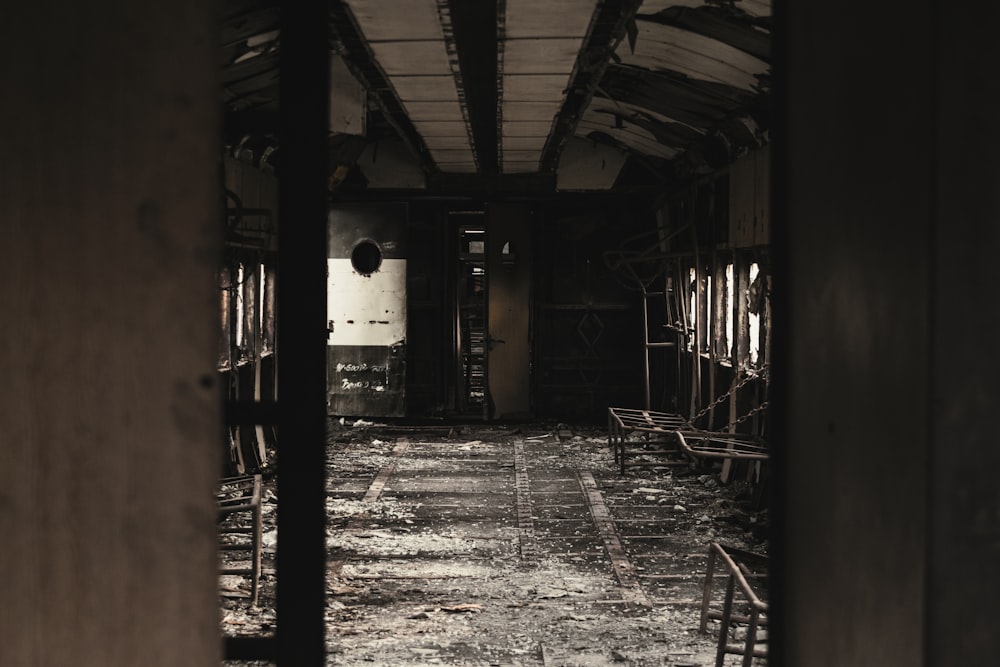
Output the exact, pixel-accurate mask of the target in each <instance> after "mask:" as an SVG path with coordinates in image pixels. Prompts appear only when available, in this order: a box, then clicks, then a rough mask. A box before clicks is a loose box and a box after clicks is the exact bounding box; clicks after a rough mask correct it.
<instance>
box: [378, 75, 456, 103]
mask: <svg viewBox="0 0 1000 667" xmlns="http://www.w3.org/2000/svg"><path fill="white" fill-rule="evenodd" d="M392 87H393V88H395V89H396V94H397V95H399V98H400V99H401V100H407V101H411V100H412V101H416V102H433V101H438V100H457V99H458V96H457V94H456V93H455V77H454V76H452V74H451V73H448V74H446V75H432V76H394V77H392Z"/></svg>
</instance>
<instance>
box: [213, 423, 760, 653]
mask: <svg viewBox="0 0 1000 667" xmlns="http://www.w3.org/2000/svg"><path fill="white" fill-rule="evenodd" d="M335 426H336V427H338V428H337V429H336V430H335V431H333V432H331V433H330V438H329V440H330V444H329V450H328V478H327V485H328V495H327V510H328V524H327V546H328V553H329V561H328V563H329V576H328V584H327V585H328V589H327V644H328V659H327V660H328V664H329V665H469V666H479V665H484V666H486V665H542V666H545V667H550V666H556V665H559V666H564V667H568V666H571V665H581V666H597V665H637V666H639V665H666V666H671V667H685V666H693V665H714V664H715V650H716V641H717V639H716V634H715V633H717V628H718V626H717V625H715V624H713V627H712V628H711V630H710V634H707V635H703V634H700V633H699V632H698V628H699V621H700V604H701V597H702V587H703V583H704V579H705V569H706V563H707V549H708V545H709V544H710V543H711V542H713V541H717V542H723V543H725V544H729V545H732V546H736V547H740V548H744V549H752V550H754V551H758V552H761V551H766V545H765V544H763V543H761V542H759V541H757V540H755V539H754V534H758V535H759V534H760V532H759V530H757V531H755V530H754V527H755V526H759V525H760V524H761V522H763V520H764V513H757V512H754V511H753V509H752V508H751V506H750V503H749V498H748V489H747V488H746V485H742V484H740V483H733V484H727V485H720V484H719V483H718V478H717V475H715V474H714V472H715V471H713V470H706V469H697V470H695V469H690V468H688V467H687V466H682V467H672V468H668V467H662V468H642V469H636V470H638V472H632V470H629V472H628V473H627V474H626V475H624V476H623V475H621V474H619V471H618V469H617V468H616V467H615V466H614V465H613V461H612V460H611V459H612V455H611V452H610V451H609V449H608V447H607V439H606V434H605V433H603V432H602V431H601V430H599V429H593V428H592V429H585V428H577V429H572V430H571V429H569V428H568V427H566V426H565V425H560V426H556V425H549V426H548V427H546V426H545V425H517V426H507V427H501V426H455V427H442V428H437V427H435V428H424V429H420V428H410V429H405V428H399V427H390V426H386V425H381V426H380V425H377V424H367V423H365V422H357V423H356V424H353V425H352V424H351V423H347V424H345V425H335ZM265 501H266V506H265V510H267V509H268V508H267V505H268V504H269V505H270V506H271V511H265V541H264V543H265V558H266V559H267V558H268V557H269V558H270V559H273V548H274V544H275V541H276V539H277V537H276V532H275V530H274V528H273V525H270V526H268V525H267V523H268V522H270V523H271V524H273V505H274V503H275V502H276V499H275V498H274V495H273V490H268V491H267V493H266V496H265ZM266 562H267V561H266ZM271 562H272V563H273V560H271ZM273 585H274V581H273V569H267V568H265V571H264V578H263V589H262V593H261V603H260V606H259V607H258V608H256V609H254V608H247V605H246V601H245V600H240V599H239V598H238V597H237V598H226V599H225V601H224V610H223V631H224V632H225V633H228V634H234V633H238V634H246V633H250V634H252V633H254V632H258V633H264V634H266V633H267V632H268V631H269V630H270V631H273V627H270V626H269V624H270V623H273V622H274V612H273V608H269V607H268V606H269V605H273ZM238 588H239V585H238V582H237V584H236V585H234V586H233V589H234V590H236V589H238ZM230 664H237V663H230ZM726 664H739V663H738V661H737V658H736V656H732V657H730V658H728V659H727V663H726ZM762 664H763V663H762Z"/></svg>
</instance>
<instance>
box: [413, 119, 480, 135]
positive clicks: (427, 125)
mask: <svg viewBox="0 0 1000 667" xmlns="http://www.w3.org/2000/svg"><path fill="white" fill-rule="evenodd" d="M412 120H413V127H414V128H415V129H416V130H417V132H418V133H420V135H421V136H422V137H424V138H425V139H428V138H430V137H455V136H467V131H466V126H465V121H461V122H459V121H454V120H447V121H434V120H426V119H419V118H414V119H412Z"/></svg>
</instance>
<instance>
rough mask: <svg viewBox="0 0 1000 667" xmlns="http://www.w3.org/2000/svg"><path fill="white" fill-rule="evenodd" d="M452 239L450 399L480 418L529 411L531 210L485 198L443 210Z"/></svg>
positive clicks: (523, 414) (524, 414) (508, 416)
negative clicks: (480, 204) (476, 205)
mask: <svg viewBox="0 0 1000 667" xmlns="http://www.w3.org/2000/svg"><path fill="white" fill-rule="evenodd" d="M449 217H450V222H451V225H450V227H451V228H452V229H453V230H454V232H453V233H455V234H456V235H457V239H458V254H457V262H456V289H455V294H456V298H455V315H454V322H455V325H454V329H455V352H454V359H455V363H454V368H455V377H456V380H455V386H456V398H455V406H456V410H457V412H458V413H459V414H462V415H466V416H476V417H482V419H484V420H502V419H522V418H527V417H529V416H530V415H531V391H530V387H531V261H530V259H531V254H530V248H531V242H530V241H531V239H530V232H531V228H530V210H529V209H528V208H527V207H525V206H522V205H515V204H491V205H489V206H487V207H484V208H483V209H482V210H475V211H454V212H451V213H450V214H449Z"/></svg>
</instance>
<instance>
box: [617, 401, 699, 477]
mask: <svg viewBox="0 0 1000 667" xmlns="http://www.w3.org/2000/svg"><path fill="white" fill-rule="evenodd" d="M691 428H692V426H691V424H690V422H688V420H687V419H685V418H684V417H681V416H680V415H677V414H672V413H669V412H656V411H653V410H637V409H633V408H616V407H609V408H608V447H610V448H611V451H612V453H613V454H614V457H615V463H617V464H618V465H619V466H620V468H621V472H622V474H623V475H624V474H625V467H626V466H663V465H667V464H669V463H671V462H669V461H668V462H645V461H635V462H632V463H627V462H626V458H627V443H628V437H629V434H631V433H643V434H645V435H646V437H647V438H651V437H653V436H660V438H661V439H660V440H658V441H657V442H659V443H660V444H662V445H663V446H664V447H663V449H662V450H661V453H664V454H671V453H677V454H679V453H680V450H679V449H678V447H677V445H676V443H675V438H674V437H673V434H674V433H675V432H676V431H677V430H678V429H688V430H690V429H691ZM648 442H649V440H647V443H648ZM673 463H680V462H673Z"/></svg>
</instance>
